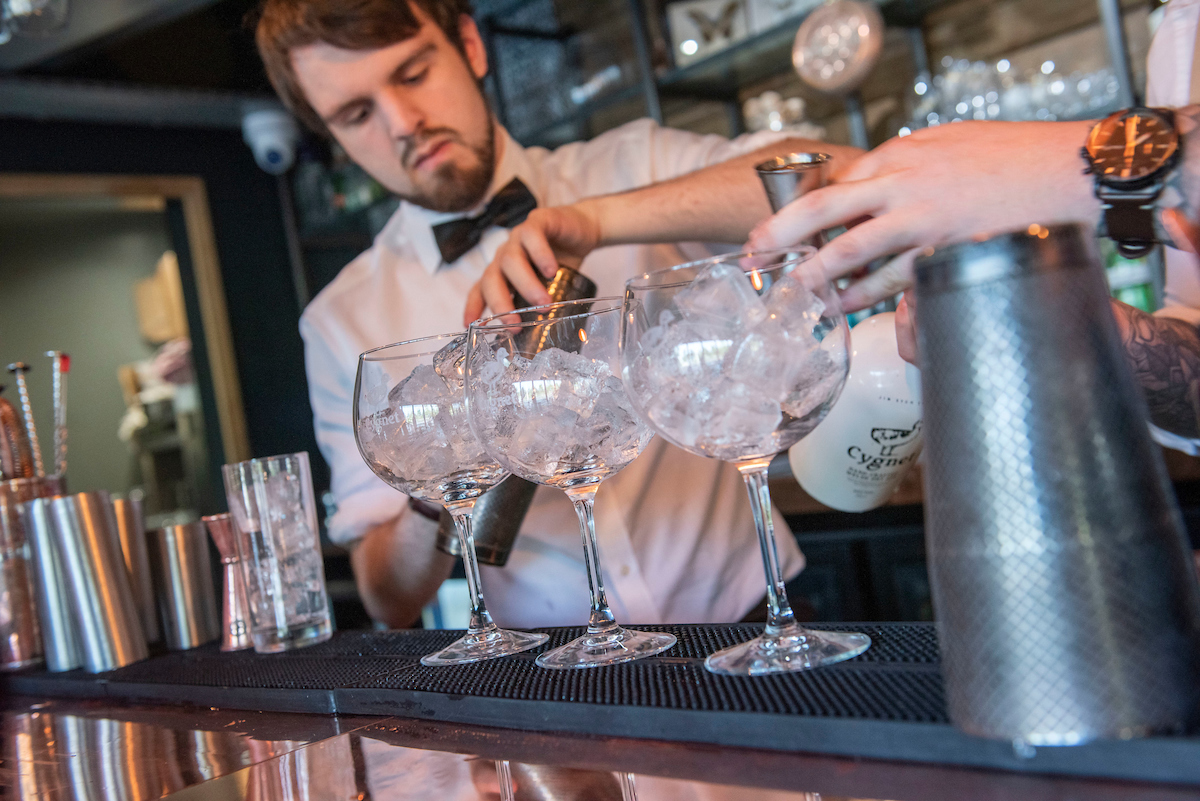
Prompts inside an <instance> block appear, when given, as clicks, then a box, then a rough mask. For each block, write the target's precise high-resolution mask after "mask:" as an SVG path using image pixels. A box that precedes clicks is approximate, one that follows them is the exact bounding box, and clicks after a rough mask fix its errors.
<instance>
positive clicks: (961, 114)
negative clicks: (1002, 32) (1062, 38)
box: [901, 56, 1120, 133]
mask: <svg viewBox="0 0 1200 801" xmlns="http://www.w3.org/2000/svg"><path fill="white" fill-rule="evenodd" d="M942 67H943V69H944V72H942V73H941V74H939V75H935V76H930V75H928V74H922V75H919V76H917V79H916V80H915V81H914V82H913V91H912V96H911V97H910V107H911V109H912V110H911V112H910V122H909V124H908V125H907V126H906V128H905V129H903V130H902V131H901V133H905V132H911V131H913V130H916V129H918V128H926V127H931V126H936V125H943V124H946V123H951V122H961V121H963V120H1010V121H1018V120H1046V121H1053V120H1075V119H1086V118H1089V117H1095V116H1101V115H1103V114H1104V113H1106V112H1108V111H1110V110H1112V109H1113V108H1115V106H1116V104H1117V102H1118V93H1119V91H1120V85H1119V82H1118V81H1117V77H1116V75H1115V73H1113V71H1112V69H1111V68H1109V67H1101V68H1099V69H1096V70H1092V71H1072V72H1070V73H1067V74H1064V73H1063V72H1062V71H1061V70H1060V65H1058V64H1056V63H1055V62H1054V61H1050V60H1046V61H1043V62H1041V63H1040V64H1038V65H1037V67H1036V68H1034V69H1030V70H1027V71H1022V70H1019V69H1018V68H1017V67H1016V66H1015V65H1013V63H1012V62H1010V61H1009V60H1008V59H1000V60H999V61H996V62H995V63H988V62H983V61H975V62H971V61H968V60H966V59H954V58H951V57H950V56H947V57H946V58H944V59H942Z"/></svg>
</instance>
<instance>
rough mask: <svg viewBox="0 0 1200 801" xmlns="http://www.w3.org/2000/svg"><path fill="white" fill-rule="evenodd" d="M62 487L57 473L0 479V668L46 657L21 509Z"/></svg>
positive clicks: (13, 667) (21, 665) (15, 667)
mask: <svg viewBox="0 0 1200 801" xmlns="http://www.w3.org/2000/svg"><path fill="white" fill-rule="evenodd" d="M61 491H62V481H61V479H60V478H59V477H58V476H46V477H43V478H16V479H12V480H9V481H2V482H0V671H3V670H21V669H22V668H26V667H31V666H33V665H39V664H41V663H42V661H43V643H42V631H41V624H40V623H39V620H38V604H37V594H36V590H35V588H34V579H33V565H32V561H31V556H32V553H31V551H30V547H29V540H28V537H27V536H26V532H25V525H24V522H23V521H22V519H21V516H20V513H19V509H20V507H21V504H23V503H25V502H26V501H30V500H33V499H34V498H40V497H44V496H47V495H53V494H55V493H57V492H61Z"/></svg>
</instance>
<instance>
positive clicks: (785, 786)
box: [0, 679, 1196, 801]
mask: <svg viewBox="0 0 1200 801" xmlns="http://www.w3.org/2000/svg"><path fill="white" fill-rule="evenodd" d="M499 725H502V724H499ZM635 734H639V733H635V732H631V733H630V735H631V736H629V737H598V736H591V735H582V734H571V733H547V732H531V731H521V730H513V729H503V728H491V727H484V726H476V725H465V724H457V723H450V722H444V721H433V720H420V719H415V718H413V719H410V718H400V717H365V716H364V717H354V716H333V715H308V714H284V713H266V712H240V711H234V710H223V709H217V708H200V707H185V706H135V705H129V704H120V705H118V704H115V703H113V702H105V701H83V700H75V701H66V700H56V701H40V700H32V699H29V698H17V697H11V696H9V697H5V696H4V695H3V684H2V679H0V799H8V798H15V799H22V801H26V800H27V799H30V800H31V799H39V801H40V800H41V799H46V800H47V801H58V799H63V801H66V800H67V799H71V800H72V801H81V800H82V799H86V800H87V801H93V799H96V800H98V801H143V799H155V798H172V799H176V801H371V800H372V799H374V800H376V801H385V800H386V801H392V799H397V800H398V801H399V800H402V801H408V800H409V799H413V800H414V801H426V799H428V801H461V800H465V799H471V800H472V801H473V800H474V799H480V801H499V799H500V798H501V796H500V793H499V790H500V787H499V782H498V780H497V773H496V763H495V761H494V760H497V759H506V760H510V764H511V772H512V776H513V781H514V783H515V785H516V792H515V798H516V799H517V801H551V799H554V800H555V801H557V800H558V799H571V801H610V799H611V801H623V799H622V795H621V790H620V786H619V784H618V781H617V774H616V773H615V772H614V771H630V772H632V773H634V774H635V775H636V785H637V798H638V799H640V800H641V801H734V799H737V801H742V800H743V799H745V801H843V800H844V799H846V800H849V799H855V800H856V801H857V800H858V799H861V801H868V800H869V799H892V801H964V799H976V798H985V797H986V798H988V799H989V801H1006V800H1007V799H1013V801H1016V799H1020V800H1021V801H1029V800H1030V799H1038V800H1039V801H1040V800H1041V799H1047V800H1048V799H1057V798H1066V797H1071V798H1086V799H1088V801H1117V799H1121V801H1124V799H1128V798H1133V797H1136V798H1146V799H1154V800H1155V801H1173V799H1181V800H1182V799H1192V800H1193V801H1194V799H1195V798H1196V789H1195V788H1194V787H1183V786H1172V785H1163V784H1156V785H1147V784H1137V783H1130V782H1118V781H1106V780H1100V779H1089V778H1074V777H1069V776H1041V775H1036V774H1029V773H1021V772H1007V771H989V770H985V769H974V768H970V767H955V766H947V765H938V764H926V763H899V762H885V761H881V760H870V759H855V758H847V757H834V756H828V755H820V754H806V753H802V752H796V751H790V750H788V748H789V743H787V742H783V741H781V742H780V743H779V746H778V750H770V749H750V748H732V747H723V746H718V745H707V744H698V743H678V742H667V741H662V740H654V739H644V738H646V737H649V736H650V735H648V734H646V733H640V735H641V737H642V738H643V739H637V738H635V736H633V735H635ZM932 759H936V755H931V760H932ZM817 793H820V795H818V794H817Z"/></svg>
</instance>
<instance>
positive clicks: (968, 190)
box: [749, 121, 1100, 311]
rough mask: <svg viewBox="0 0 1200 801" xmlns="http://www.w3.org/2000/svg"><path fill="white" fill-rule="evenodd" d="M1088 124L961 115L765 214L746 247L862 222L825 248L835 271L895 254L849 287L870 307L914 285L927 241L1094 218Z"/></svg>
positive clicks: (847, 302)
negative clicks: (1084, 156)
mask: <svg viewBox="0 0 1200 801" xmlns="http://www.w3.org/2000/svg"><path fill="white" fill-rule="evenodd" d="M1092 125H1093V123H1092V122H1090V121H1083V122H962V123H955V124H953V125H943V126H939V127H937V128H928V129H925V130H922V131H917V132H916V133H914V134H912V135H911V136H907V137H903V138H897V139H892V140H890V141H888V142H886V143H884V144H883V145H881V146H880V147H878V148H876V149H875V150H873V151H871V152H870V153H868V154H866V155H864V156H863V157H862V158H859V159H857V160H856V161H854V162H853V163H852V164H850V165H849V166H848V167H847V168H846V169H845V170H843V171H842V172H841V173H840V174H839V175H837V176H836V178H835V182H834V183H833V184H832V185H830V186H828V187H825V188H824V189H818V190H816V191H814V192H810V193H808V194H806V195H804V196H802V197H800V198H799V199H798V200H796V201H794V202H792V203H791V204H789V205H788V206H786V207H784V208H783V209H782V210H781V211H780V212H779V213H778V214H776V215H775V216H773V217H771V218H769V219H767V220H765V221H763V222H762V223H761V224H759V226H758V227H757V228H755V230H754V231H753V232H752V234H751V236H750V243H749V246H750V247H751V248H752V249H767V248H778V247H787V246H789V245H793V244H795V243H797V242H800V241H802V240H805V239H807V238H808V237H810V236H812V235H813V234H815V233H817V232H819V231H822V230H824V229H827V228H832V227H835V226H839V225H851V224H853V223H855V222H856V221H859V220H865V221H863V222H861V223H860V224H858V225H856V226H855V227H853V228H851V229H850V230H849V231H847V232H846V233H845V234H842V235H841V236H839V237H838V238H837V239H834V240H833V241H832V242H830V243H829V244H827V245H825V247H823V248H821V251H820V253H819V258H820V259H821V260H822V262H823V265H824V267H825V271H826V273H827V274H828V275H829V276H830V277H831V278H837V277H840V276H843V275H845V274H847V273H849V272H851V271H853V270H855V269H857V268H859V267H861V266H863V265H865V264H868V263H869V262H871V261H873V260H875V259H877V258H881V257H884V256H893V255H895V256H898V258H897V259H895V260H893V261H892V262H891V263H890V264H889V265H888V266H887V267H885V268H884V269H882V270H879V271H877V272H875V273H873V274H871V275H870V276H869V277H868V278H866V279H864V280H862V281H860V282H858V283H857V284H854V285H851V286H850V287H849V288H848V289H846V290H845V291H844V292H843V295H842V300H843V305H844V306H845V308H846V310H847V311H855V310H858V309H862V308H865V307H867V306H870V305H872V304H874V303H877V302H879V301H880V300H884V299H885V298H888V297H891V296H892V295H894V294H896V293H897V292H899V291H901V290H903V289H905V288H907V287H908V286H910V285H911V283H912V261H913V257H914V256H915V255H916V253H918V252H920V250H922V249H924V248H927V247H936V246H939V245H943V244H946V243H949V242H959V241H963V240H966V239H970V238H972V237H975V236H979V235H985V234H989V233H995V232H1001V231H1011V230H1016V229H1020V228H1025V227H1028V226H1029V225H1031V224H1033V223H1039V224H1041V225H1051V224H1054V223H1067V222H1086V223H1089V224H1095V223H1096V221H1097V220H1098V219H1099V217H1100V203H1099V201H1098V200H1096V198H1095V196H1094V194H1093V191H1092V179H1091V178H1090V177H1089V176H1085V175H1083V173H1082V168H1083V162H1082V161H1081V160H1080V158H1079V148H1080V147H1081V146H1082V145H1083V143H1084V140H1085V139H1086V137H1087V133H1088V131H1089V130H1090V129H1091V127H1092Z"/></svg>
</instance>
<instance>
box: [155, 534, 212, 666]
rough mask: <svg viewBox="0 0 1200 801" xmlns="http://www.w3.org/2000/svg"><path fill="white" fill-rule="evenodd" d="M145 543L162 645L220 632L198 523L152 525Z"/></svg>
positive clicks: (189, 643) (175, 646) (174, 646)
mask: <svg viewBox="0 0 1200 801" xmlns="http://www.w3.org/2000/svg"><path fill="white" fill-rule="evenodd" d="M146 544H147V546H148V550H149V552H150V573H151V575H152V576H153V577H154V591H155V595H156V596H157V597H158V609H159V617H160V618H161V619H162V624H163V639H164V640H165V641H166V644H167V647H168V648H170V649H171V650H173V651H183V650H187V649H189V648H195V647H197V646H199V645H204V644H205V643H207V642H212V641H213V640H215V639H217V638H218V637H219V636H221V619H220V617H218V615H217V594H216V591H215V590H214V589H213V580H212V564H211V562H210V561H209V558H208V538H207V537H206V536H205V533H204V524H202V523H200V522H195V523H186V524H184V525H181V526H167V527H166V528H160V529H155V530H154V531H151V532H150V533H149V534H147V535H146Z"/></svg>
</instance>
